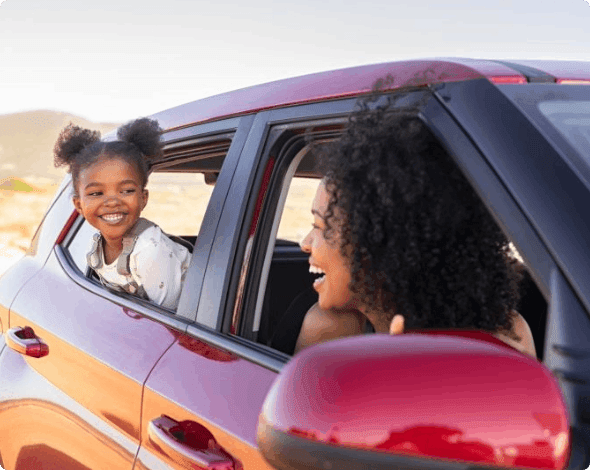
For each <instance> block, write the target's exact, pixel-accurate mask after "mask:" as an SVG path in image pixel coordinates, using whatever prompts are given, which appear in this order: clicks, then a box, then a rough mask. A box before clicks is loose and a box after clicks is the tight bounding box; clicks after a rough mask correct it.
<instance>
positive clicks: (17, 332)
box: [6, 326, 49, 357]
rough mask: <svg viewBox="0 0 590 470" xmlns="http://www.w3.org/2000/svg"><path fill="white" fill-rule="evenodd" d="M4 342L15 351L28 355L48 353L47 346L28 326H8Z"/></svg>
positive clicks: (39, 355) (37, 355)
mask: <svg viewBox="0 0 590 470" xmlns="http://www.w3.org/2000/svg"><path fill="white" fill-rule="evenodd" d="M6 344H7V345H8V347H9V348H10V349H13V350H15V351H16V352H17V353H20V354H24V355H25V356H30V357H43V356H47V355H48V354H49V346H47V344H46V343H45V342H44V341H43V340H42V339H41V338H39V337H38V336H37V335H35V332H34V331H33V328H31V327H30V326H25V327H24V328H22V327H20V326H18V327H16V328H10V329H9V330H8V331H7V332H6Z"/></svg>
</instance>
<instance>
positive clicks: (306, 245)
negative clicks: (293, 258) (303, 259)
mask: <svg viewBox="0 0 590 470" xmlns="http://www.w3.org/2000/svg"><path fill="white" fill-rule="evenodd" d="M299 246H301V251H303V252H304V253H311V231H310V232H309V233H308V234H307V235H306V236H305V238H304V239H303V240H301V242H300V243H299Z"/></svg>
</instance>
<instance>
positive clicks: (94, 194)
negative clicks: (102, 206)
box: [88, 191, 102, 197]
mask: <svg viewBox="0 0 590 470" xmlns="http://www.w3.org/2000/svg"><path fill="white" fill-rule="evenodd" d="M88 196H93V197H94V196H102V192H101V191H95V192H93V193H89V194H88Z"/></svg>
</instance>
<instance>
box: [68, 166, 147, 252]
mask: <svg viewBox="0 0 590 470" xmlns="http://www.w3.org/2000/svg"><path fill="white" fill-rule="evenodd" d="M77 189H78V191H77V195H75V196H74V198H73V201H74V205H75V207H76V210H77V211H78V212H79V213H80V214H81V215H82V216H83V217H84V218H85V219H86V220H87V221H88V223H89V224H90V225H92V226H93V227H95V228H96V229H98V230H99V231H100V233H101V234H102V237H103V239H104V241H105V256H106V258H107V259H106V261H107V263H109V261H110V260H111V259H114V258H116V257H117V256H118V255H119V254H120V252H121V250H122V248H123V237H124V236H125V234H126V233H127V232H128V231H129V230H130V229H131V228H132V227H133V226H134V225H135V223H136V222H137V219H139V216H140V214H141V211H142V210H143V209H144V207H145V205H146V204H147V199H148V192H147V190H145V189H144V188H143V187H142V185H141V179H140V176H139V174H138V171H137V169H136V168H135V167H134V166H133V165H132V164H130V163H129V162H127V161H126V160H123V159H122V158H117V157H115V158H106V157H105V158H102V159H100V160H98V161H97V162H96V163H94V164H93V165H91V166H90V167H88V168H86V169H85V170H83V171H81V172H80V175H79V179H78V188H77Z"/></svg>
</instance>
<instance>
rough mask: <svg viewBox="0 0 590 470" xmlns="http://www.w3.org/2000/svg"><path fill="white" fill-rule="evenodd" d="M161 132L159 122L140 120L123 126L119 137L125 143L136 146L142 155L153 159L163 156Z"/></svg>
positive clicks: (118, 134)
mask: <svg viewBox="0 0 590 470" xmlns="http://www.w3.org/2000/svg"><path fill="white" fill-rule="evenodd" d="M161 132H162V129H161V128H160V125H159V124H158V121H156V120H153V119H149V118H140V119H136V120H135V121H132V122H129V123H127V124H125V125H124V126H121V127H120V128H119V130H118V131H117V137H118V138H119V140H121V141H123V142H128V143H130V144H133V145H135V146H136V147H137V149H138V150H139V151H140V152H141V153H142V154H144V155H145V156H146V157H148V158H150V159H151V158H156V157H159V156H161V155H162V143H161V142H160V133H161Z"/></svg>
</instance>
